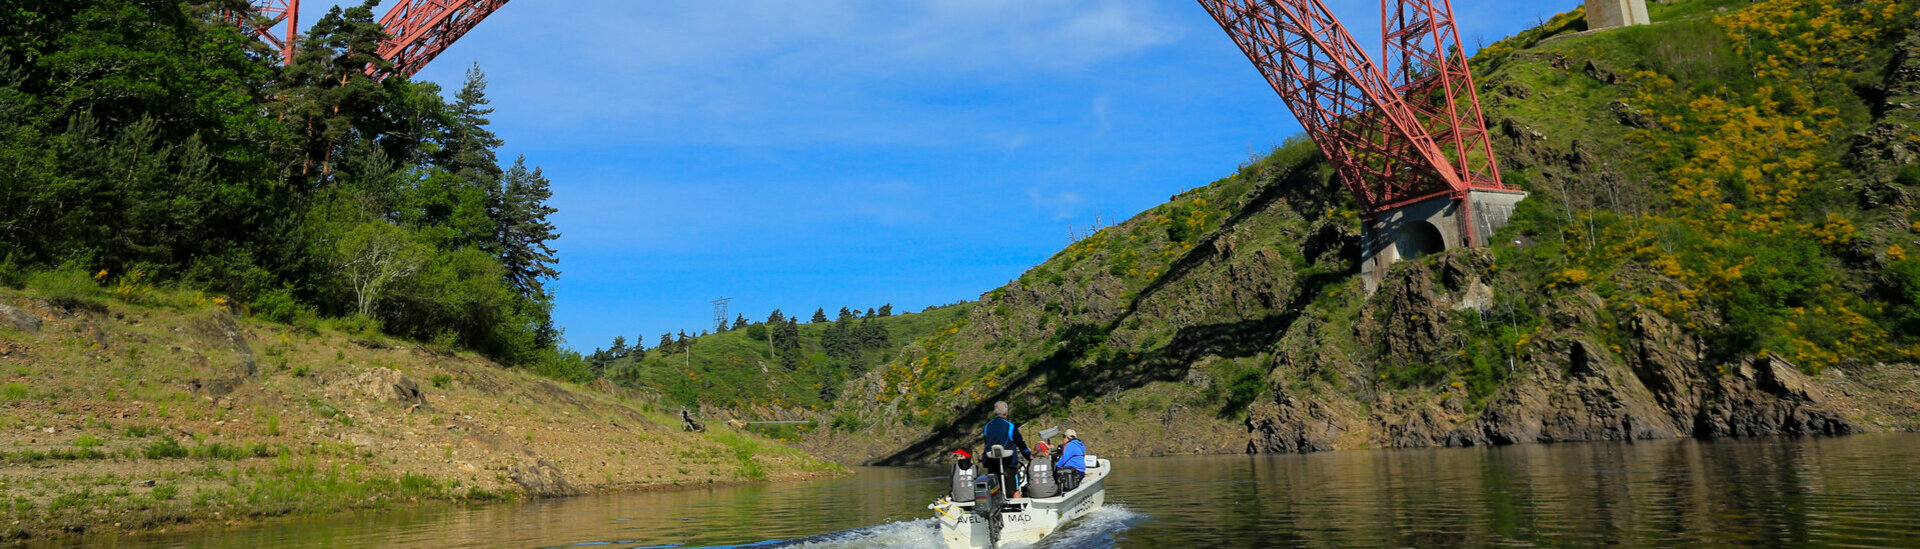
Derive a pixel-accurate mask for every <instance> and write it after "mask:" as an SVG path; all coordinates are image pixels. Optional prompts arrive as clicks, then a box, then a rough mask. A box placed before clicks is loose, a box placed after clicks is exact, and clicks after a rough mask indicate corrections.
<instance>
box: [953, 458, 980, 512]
mask: <svg viewBox="0 0 1920 549" xmlns="http://www.w3.org/2000/svg"><path fill="white" fill-rule="evenodd" d="M953 457H954V458H956V459H955V460H954V463H953V493H952V494H951V495H949V496H948V497H950V498H952V500H953V501H954V502H955V503H959V502H963V501H973V499H974V494H973V476H974V474H975V473H976V469H974V466H973V454H970V453H967V451H966V450H964V449H962V450H954V451H953Z"/></svg>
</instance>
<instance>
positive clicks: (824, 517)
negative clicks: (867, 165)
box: [86, 435, 1920, 549]
mask: <svg viewBox="0 0 1920 549" xmlns="http://www.w3.org/2000/svg"><path fill="white" fill-rule="evenodd" d="M1115 469H1116V475H1115V477H1114V478H1113V479H1112V480H1110V481H1109V482H1108V484H1107V485H1108V501H1109V502H1111V503H1112V504H1113V507H1114V508H1113V509H1112V510H1109V511H1107V512H1104V513H1102V514H1100V515H1097V516H1093V517H1089V518H1088V519H1087V520H1083V521H1080V522H1078V523H1076V524H1074V525H1071V526H1070V527H1069V528H1068V529H1067V530H1065V531H1063V532H1061V533H1060V534H1059V535H1057V536H1056V537H1055V538H1051V539H1049V540H1048V541H1047V542H1045V543H1043V544H1041V545H1042V546H1043V547H1045V548H1046V549H1059V548H1069V547H1070V548H1091V547H1116V546H1117V547H1124V548H1131V547H1213V546H1233V547H1273V546H1454V545H1471V546H1485V545H1602V544H1607V545H1616V544H1617V545H1651V546H1671V545H1716V546H1718V545H1780V544H1794V545H1872V546H1888V545H1893V546H1920V436H1916V435H1868V436H1857V437H1846V438H1835V439H1768V440H1753V441H1727V442H1697V441H1688V440H1679V441H1659V442H1640V443H1632V444H1627V443H1599V444H1562V445H1544V446H1521V447H1509V448H1496V449H1469V450H1397V451H1372V452H1339V453H1326V454H1314V455H1305V456H1274V457H1246V456H1213V457H1196V458H1164V459H1123V460H1116V463H1115ZM942 473H943V472H942V471H938V470H924V469H863V470H861V471H859V472H858V474H857V475H855V476H852V477H848V478H840V479H830V480H823V481H817V482H808V483H800V484H783V485H775V486H743V487H726V488H710V489H699V490H690V491H682V492H658V493H644V494H621V495H609V496H593V497H583V498H575V499H568V500H561V501H547V502H531V503H524V504H511V505H495V506H487V507H473V508H448V507H441V508H428V509H414V510H408V511H399V512H385V513H369V514H361V515H354V516H348V517H338V518H333V519H328V520H310V521H302V522H298V523H288V524H277V525H271V526H268V527H263V528H256V529H250V530H245V531H239V532H223V533H202V534H192V535H176V536H157V537H146V538H134V539H113V538H95V539H89V540H86V541H87V542H88V543H89V544H92V545H97V546H107V547H187V546H193V547H200V546H210V547H306V546H329V547H340V546H346V547H356V546H365V547H427V546H431V547H547V546H567V545H575V544H583V543H606V544H611V545H612V546H615V547H623V548H631V547H658V546H671V547H680V548H687V547H703V546H716V547H724V546H738V545H743V544H755V545H756V546H759V545H762V544H764V545H776V546H788V547H903V546H905V547H913V546H928V545H932V544H936V543H937V541H938V538H937V537H935V536H933V535H932V524H931V522H930V521H928V520H926V518H925V517H926V513H927V511H926V508H925V506H926V503H927V502H928V501H930V500H931V499H932V498H933V497H935V496H936V495H938V494H939V493H940V492H941V490H943V489H944V488H945V485H946V482H945V477H944V475H943V474H942Z"/></svg>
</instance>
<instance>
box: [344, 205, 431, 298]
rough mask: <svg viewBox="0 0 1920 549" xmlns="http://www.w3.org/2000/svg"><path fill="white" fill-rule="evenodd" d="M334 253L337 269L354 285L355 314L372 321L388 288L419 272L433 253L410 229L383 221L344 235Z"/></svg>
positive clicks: (363, 225)
mask: <svg viewBox="0 0 1920 549" xmlns="http://www.w3.org/2000/svg"><path fill="white" fill-rule="evenodd" d="M333 252H334V257H333V261H334V266H335V268H337V269H338V270H339V272H340V275H341V276H342V277H344V278H345V279H346V282H347V283H348V284H350V285H351V289H352V291H353V296H354V306H355V312H357V313H359V314H360V316H364V317H368V318H374V313H375V312H376V310H377V306H378V305H379V302H380V298H381V297H383V296H384V295H385V292H386V290H387V289H388V287H390V286H391V285H393V284H394V283H395V282H398V281H400V280H403V279H406V278H407V277H411V276H413V274H414V273H417V272H419V271H420V266H421V264H422V263H424V262H425V259H426V256H427V254H428V253H429V252H428V250H427V249H426V247H425V246H422V245H420V243H418V242H415V241H413V238H412V235H410V234H408V233H407V230H406V229H403V228H400V227H396V226H393V225H391V224H388V223H383V222H379V221H369V222H366V223H362V224H360V225H359V226H357V227H353V228H352V229H351V230H349V231H347V233H346V234H344V235H341V236H340V239H339V241H338V242H337V243H336V244H335V245H334V247H333Z"/></svg>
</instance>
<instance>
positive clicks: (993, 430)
mask: <svg viewBox="0 0 1920 549" xmlns="http://www.w3.org/2000/svg"><path fill="white" fill-rule="evenodd" d="M986 435H987V446H986V448H985V449H992V448H993V445H995V444H998V445H1000V447H1001V448H1006V449H1008V450H1019V451H1020V453H1019V454H1018V455H1017V456H1016V457H1018V456H1024V455H1026V454H1029V453H1031V450H1028V449H1027V441H1026V439H1023V438H1020V426H1018V425H1014V424H1013V421H1011V420H1008V419H1007V418H1004V417H996V418H993V419H992V420H991V421H988V422H987V428H986Z"/></svg>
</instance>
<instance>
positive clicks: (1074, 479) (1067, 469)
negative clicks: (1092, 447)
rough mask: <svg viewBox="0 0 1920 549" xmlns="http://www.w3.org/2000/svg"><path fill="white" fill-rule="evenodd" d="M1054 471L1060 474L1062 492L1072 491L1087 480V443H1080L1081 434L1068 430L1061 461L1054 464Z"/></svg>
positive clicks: (1062, 447) (1062, 448)
mask: <svg viewBox="0 0 1920 549" xmlns="http://www.w3.org/2000/svg"><path fill="white" fill-rule="evenodd" d="M1053 470H1055V471H1058V472H1059V474H1060V491H1061V492H1070V491H1072V490H1073V489H1074V488H1077V487H1079V486H1080V480H1081V479H1084V478H1087V443H1084V442H1080V433H1077V432H1074V430H1073V429H1067V443H1066V444H1063V445H1061V446H1060V459H1059V460H1057V461H1054V462H1053Z"/></svg>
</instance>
